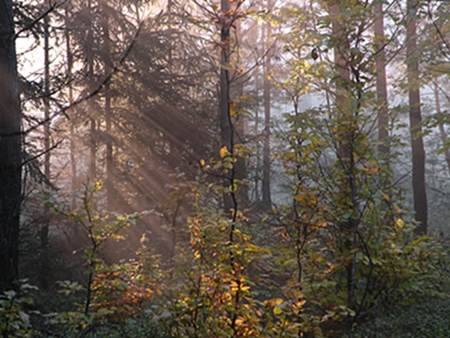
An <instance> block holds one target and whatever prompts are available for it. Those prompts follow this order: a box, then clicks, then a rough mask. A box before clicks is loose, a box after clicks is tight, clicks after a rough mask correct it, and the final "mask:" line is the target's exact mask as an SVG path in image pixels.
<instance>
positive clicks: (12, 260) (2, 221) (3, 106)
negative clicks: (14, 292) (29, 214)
mask: <svg viewBox="0 0 450 338" xmlns="http://www.w3.org/2000/svg"><path fill="white" fill-rule="evenodd" d="M14 41H15V34H14V21H13V10H12V1H11V0H0V158H1V161H0V292H3V291H5V290H9V289H12V288H16V287H17V285H16V284H15V281H17V279H18V260H19V259H18V256H19V217H20V204H21V201H22V195H21V164H22V163H21V161H22V156H21V152H22V149H21V136H20V121H21V112H20V99H19V82H18V75H17V59H16V52H15V45H14Z"/></svg>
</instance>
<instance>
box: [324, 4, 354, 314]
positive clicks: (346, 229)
mask: <svg viewBox="0 0 450 338" xmlns="http://www.w3.org/2000/svg"><path fill="white" fill-rule="evenodd" d="M341 6H342V5H341V0H331V1H329V7H328V8H329V13H330V16H331V19H332V21H331V22H332V32H333V38H334V42H333V44H334V48H333V49H334V62H335V67H336V74H337V77H338V82H337V84H336V89H335V109H336V112H335V114H336V115H335V118H336V119H337V121H339V122H338V123H339V124H340V126H339V127H338V129H339V130H338V131H337V132H336V140H337V141H336V143H337V149H336V152H337V156H338V163H339V166H341V167H342V169H341V170H340V171H341V175H342V177H341V178H340V181H341V182H340V186H339V190H340V192H339V194H338V195H337V196H336V198H337V199H339V201H340V202H339V203H341V205H342V206H341V210H340V212H342V213H344V214H349V215H351V216H350V217H349V218H348V220H346V221H342V223H340V224H339V228H340V230H341V236H342V238H341V239H342V243H343V244H342V247H341V250H342V252H341V254H343V255H348V253H349V252H350V251H351V250H354V249H355V248H356V247H357V246H358V243H357V224H358V222H357V219H356V215H355V213H356V210H357V205H356V203H357V202H356V201H357V196H355V188H354V187H355V181H354V168H355V159H354V154H353V153H354V152H353V149H354V134H355V130H356V129H357V128H356V127H357V125H356V124H357V117H356V114H357V111H355V107H354V105H353V104H352V102H353V101H354V100H355V99H354V98H353V97H352V94H351V93H350V92H349V89H347V88H348V86H347V84H348V83H350V71H349V65H348V64H347V61H348V59H349V57H348V50H349V49H350V47H349V42H348V34H347V31H346V27H345V23H344V24H343V19H344V17H343V16H342V11H341ZM356 262H357V256H356V253H355V254H353V256H352V259H351V260H349V261H348V263H347V265H346V267H345V268H346V271H347V306H348V307H349V308H353V307H354V306H355V287H356V277H355V274H356Z"/></svg>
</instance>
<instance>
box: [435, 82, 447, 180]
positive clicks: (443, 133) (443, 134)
mask: <svg viewBox="0 0 450 338" xmlns="http://www.w3.org/2000/svg"><path fill="white" fill-rule="evenodd" d="M434 98H435V101H436V113H437V114H438V115H441V100H440V99H439V86H438V79H437V78H435V80H434ZM439 133H440V136H441V140H442V145H443V147H444V149H445V151H444V155H445V162H447V168H448V172H449V174H450V151H449V150H448V148H447V146H446V140H447V132H446V131H445V129H444V125H443V124H442V123H441V122H440V123H439Z"/></svg>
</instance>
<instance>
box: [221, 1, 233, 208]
mask: <svg viewBox="0 0 450 338" xmlns="http://www.w3.org/2000/svg"><path fill="white" fill-rule="evenodd" d="M229 10H230V3H229V0H221V12H222V15H223V16H224V17H223V22H222V27H221V32H220V42H221V51H220V63H221V67H220V132H221V147H225V148H226V149H227V150H228V151H229V152H230V153H231V154H233V148H234V140H233V136H234V133H233V124H232V122H231V112H230V70H229V69H230V55H231V39H230V30H231V24H230V22H229V20H228V19H227V18H226V15H227V14H226V13H228V12H229ZM233 181H234V169H233V168H232V169H228V170H227V172H226V173H225V174H224V183H223V185H224V188H225V192H224V195H223V202H224V210H225V212H227V213H228V212H230V211H231V212H232V213H234V211H236V208H237V205H236V199H235V196H234V194H233V193H230V192H228V190H229V189H230V187H231V186H232V184H233Z"/></svg>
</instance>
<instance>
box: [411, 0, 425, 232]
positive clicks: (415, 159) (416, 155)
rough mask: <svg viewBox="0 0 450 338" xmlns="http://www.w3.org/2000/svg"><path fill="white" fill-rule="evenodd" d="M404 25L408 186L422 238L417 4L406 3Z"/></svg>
mask: <svg viewBox="0 0 450 338" xmlns="http://www.w3.org/2000/svg"><path fill="white" fill-rule="evenodd" d="M407 7H408V8H407V13H408V21H407V27H406V55H407V56H406V57H407V59H406V64H407V73H408V83H409V121H410V128H411V148H412V166H413V168H412V176H413V177H412V184H413V196H414V211H415V213H416V221H417V222H419V225H418V227H417V228H416V233H417V234H419V235H424V234H426V233H427V231H428V224H427V219H428V207H427V195H426V190H425V150H424V146H423V139H422V128H421V124H422V114H421V108H420V89H419V88H420V83H419V58H418V52H417V32H416V19H415V15H416V11H417V7H418V1H417V0H408V2H407Z"/></svg>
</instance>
